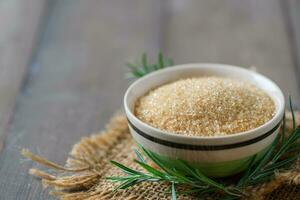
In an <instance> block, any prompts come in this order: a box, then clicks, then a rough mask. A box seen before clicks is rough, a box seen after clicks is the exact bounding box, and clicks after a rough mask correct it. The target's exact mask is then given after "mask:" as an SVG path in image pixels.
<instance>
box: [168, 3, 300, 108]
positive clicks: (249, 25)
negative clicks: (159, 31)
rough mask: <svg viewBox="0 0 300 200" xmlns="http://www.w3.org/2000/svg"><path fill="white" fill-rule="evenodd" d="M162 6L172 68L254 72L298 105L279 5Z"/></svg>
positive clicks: (287, 42) (296, 90)
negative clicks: (194, 65)
mask: <svg viewBox="0 0 300 200" xmlns="http://www.w3.org/2000/svg"><path fill="white" fill-rule="evenodd" d="M167 4H168V5H167V6H166V7H167V8H168V12H167V14H166V18H167V19H166V25H165V26H166V32H165V36H164V38H165V39H164V40H163V41H164V42H165V43H164V44H163V47H164V49H165V50H166V51H168V52H169V54H170V55H172V56H173V57H174V58H175V62H177V63H178V62H179V63H186V62H219V63H226V64H232V65H238V66H244V67H250V66H255V67H256V69H257V71H259V72H260V73H262V74H265V75H266V76H268V77H270V78H271V79H273V80H274V81H275V82H276V83H278V85H279V86H280V87H281V88H282V90H283V91H284V92H285V94H286V95H288V94H292V96H293V99H294V100H295V101H298V102H299V100H300V99H299V97H300V96H299V88H298V86H297V78H299V77H298V75H297V74H296V73H295V71H294V70H295V67H294V63H293V58H292V50H291V48H290V41H289V38H288V34H287V30H286V26H285V24H284V22H285V20H284V19H283V13H282V9H281V7H280V2H279V0H275V1H274V0H264V1H261V0H252V1H239V0H226V1H218V0H211V1H204V0H185V1H181V0H169V1H168V3H167Z"/></svg>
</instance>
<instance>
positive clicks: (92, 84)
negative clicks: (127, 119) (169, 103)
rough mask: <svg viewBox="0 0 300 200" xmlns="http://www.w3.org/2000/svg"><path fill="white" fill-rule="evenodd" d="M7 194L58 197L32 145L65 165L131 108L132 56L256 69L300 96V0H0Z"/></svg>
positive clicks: (0, 131) (2, 186)
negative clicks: (125, 101)
mask: <svg viewBox="0 0 300 200" xmlns="http://www.w3.org/2000/svg"><path fill="white" fill-rule="evenodd" d="M0 27H1V31H0V199H18V198H19V199H48V198H49V199H51V197H50V196H48V194H47V192H44V191H43V190H42V187H41V185H40V184H39V183H38V182H37V181H35V180H34V179H33V178H32V177H30V176H29V175H27V170H28V168H29V167H32V166H33V165H34V164H33V163H31V162H26V161H24V160H22V158H21V156H20V154H19V151H20V149H21V148H24V147H25V148H29V149H31V150H32V151H33V152H35V153H39V154H41V155H43V156H45V157H47V158H49V159H51V160H53V161H55V162H60V163H63V161H64V159H65V158H66V156H67V154H68V151H69V150H70V148H71V146H72V145H73V144H74V143H76V142H77V141H78V140H79V139H80V138H81V137H82V136H86V135H88V134H90V133H92V132H96V131H98V130H100V129H103V128H104V127H105V124H106V123H107V122H108V120H109V118H110V117H111V116H112V115H113V114H114V113H115V111H117V110H119V109H120V108H121V107H122V97H123V94H124V92H125V90H126V88H127V86H128V84H129V82H128V80H126V79H125V76H124V74H125V73H126V71H127V68H126V65H125V63H126V62H128V61H130V62H139V61H140V57H141V55H142V53H144V52H146V53H147V54H148V55H149V56H150V58H152V60H153V59H156V56H157V54H158V53H159V51H162V52H163V53H164V54H165V55H167V56H169V57H172V58H174V61H175V63H176V64H182V63H192V62H214V63H225V64H231V65H238V66H242V67H245V68H249V67H253V68H255V69H256V70H257V71H258V72H260V73H262V74H264V75H266V76H268V77H270V78H271V79H273V80H274V81H275V82H276V83H278V85H279V86H280V87H281V89H282V90H283V91H284V92H285V94H286V95H288V94H291V95H292V96H293V99H294V102H295V104H296V105H298V106H299V101H300V90H299V86H300V77H299V75H300V73H299V72H300V62H299V61H300V59H299V58H300V1H297V0H248V1H242V0H222V1H220V0H209V1H208V0H106V1H105V0H2V1H0Z"/></svg>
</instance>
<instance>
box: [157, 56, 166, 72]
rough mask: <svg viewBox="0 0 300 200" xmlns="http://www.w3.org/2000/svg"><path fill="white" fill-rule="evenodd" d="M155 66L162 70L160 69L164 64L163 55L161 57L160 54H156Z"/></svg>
mask: <svg viewBox="0 0 300 200" xmlns="http://www.w3.org/2000/svg"><path fill="white" fill-rule="evenodd" d="M157 65H158V67H159V69H162V68H164V67H165V64H164V57H163V55H162V53H161V52H160V53H159V54H158V62H157Z"/></svg>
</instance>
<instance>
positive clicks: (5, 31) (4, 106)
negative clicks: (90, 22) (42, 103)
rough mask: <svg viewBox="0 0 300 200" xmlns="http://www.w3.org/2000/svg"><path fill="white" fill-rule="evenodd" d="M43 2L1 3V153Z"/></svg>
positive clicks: (29, 0)
mask: <svg viewBox="0 0 300 200" xmlns="http://www.w3.org/2000/svg"><path fill="white" fill-rule="evenodd" d="M44 6H45V1H44V0H28V1H26V2H25V1H23V0H10V1H0V27H1V33H0V151H1V150H2V148H3V147H2V146H3V142H4V139H5V135H6V131H7V128H8V123H9V122H10V120H11V117H12V113H13V110H14V107H15V102H16V97H17V95H18V93H19V91H20V88H21V84H22V82H23V79H24V75H25V72H26V69H27V65H28V63H29V62H30V59H31V56H32V53H33V51H34V47H35V42H36V40H37V38H38V29H39V25H40V22H41V19H42V15H43V10H44Z"/></svg>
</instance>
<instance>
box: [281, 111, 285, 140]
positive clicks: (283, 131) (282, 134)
mask: <svg viewBox="0 0 300 200" xmlns="http://www.w3.org/2000/svg"><path fill="white" fill-rule="evenodd" d="M285 126H286V125H285V112H284V113H283V119H282V133H281V138H282V139H281V144H284V143H285V135H286V133H285V132H286V127H285Z"/></svg>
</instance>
